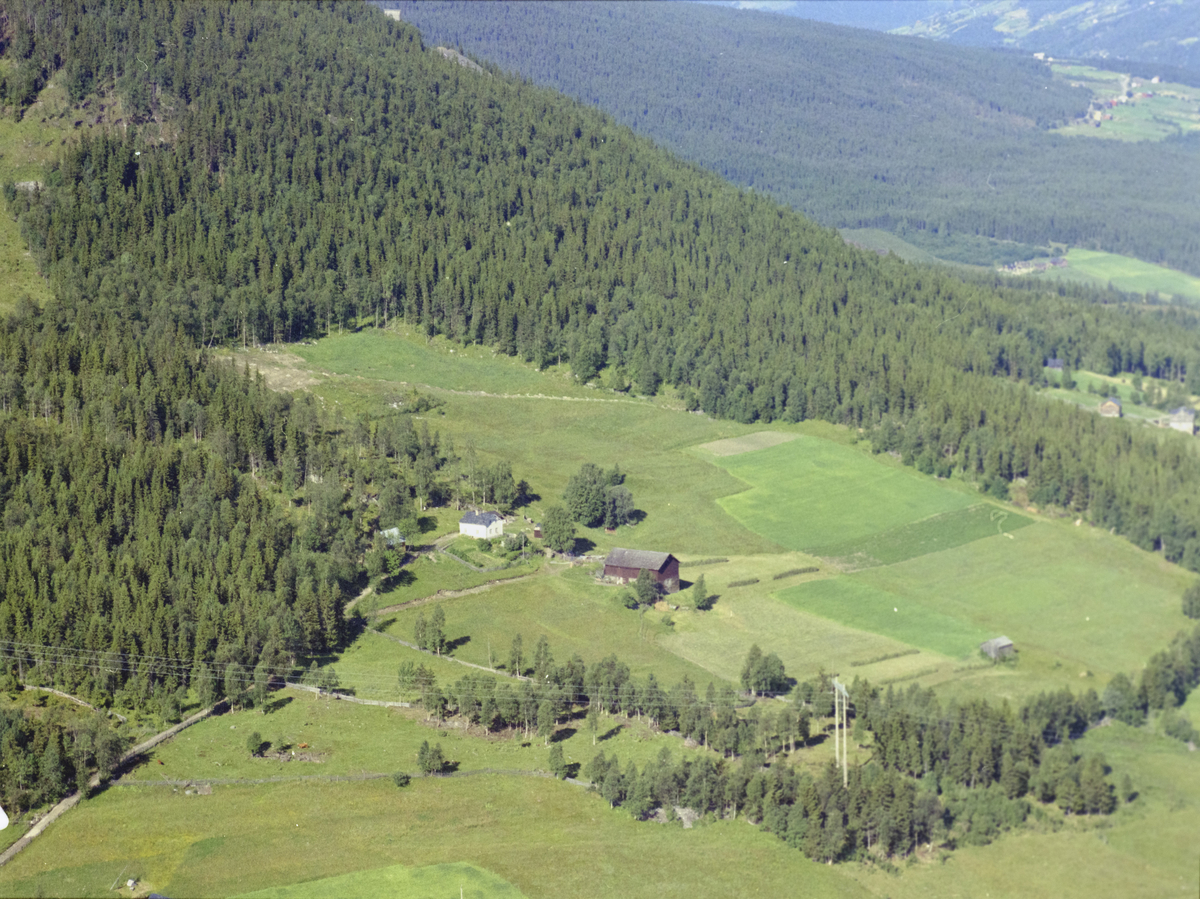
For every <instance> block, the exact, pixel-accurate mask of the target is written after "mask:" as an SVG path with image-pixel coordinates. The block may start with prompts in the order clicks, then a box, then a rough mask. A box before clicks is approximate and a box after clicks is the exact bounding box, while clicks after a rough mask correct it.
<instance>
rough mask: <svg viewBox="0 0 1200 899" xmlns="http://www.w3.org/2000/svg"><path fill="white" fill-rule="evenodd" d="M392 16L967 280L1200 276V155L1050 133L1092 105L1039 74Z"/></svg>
mask: <svg viewBox="0 0 1200 899" xmlns="http://www.w3.org/2000/svg"><path fill="white" fill-rule="evenodd" d="M384 5H386V6H388V7H389V8H393V9H397V10H398V11H399V14H400V15H401V17H402V18H403V19H404V20H405V21H408V22H411V23H413V24H414V25H416V26H417V27H418V28H420V29H421V31H422V34H423V35H424V36H425V39H426V40H427V41H428V42H430V43H431V44H432V43H437V44H445V45H447V46H457V47H459V48H460V49H461V50H463V51H464V52H466V53H468V54H471V55H472V56H475V57H477V58H479V59H486V60H491V61H492V62H495V63H496V64H498V65H500V66H501V67H503V68H505V69H508V70H511V71H515V72H519V73H520V74H521V75H523V76H525V77H527V78H530V79H532V80H533V81H535V82H537V83H539V84H546V85H550V86H553V87H555V88H557V89H559V90H562V91H564V92H565V93H567V94H569V95H571V96H574V97H577V98H579V99H581V100H583V101H584V102H586V103H591V104H594V105H597V106H599V107H600V108H602V109H604V110H606V111H607V112H609V113H611V114H612V115H613V116H614V117H616V118H617V120H618V121H621V122H623V123H625V124H627V125H629V126H631V127H632V128H634V130H636V131H637V132H638V133H640V134H646V135H649V136H650V137H653V138H654V139H655V140H656V141H658V142H659V143H661V144H662V145H663V146H666V147H669V148H671V149H672V150H674V151H675V152H677V153H679V154H680V155H681V156H683V157H684V158H687V159H690V160H693V161H695V162H697V163H699V164H700V165H702V166H704V167H705V168H707V169H710V170H712V171H715V172H717V173H719V174H721V175H722V176H724V177H726V178H728V179H730V180H731V181H734V182H735V183H738V184H743V185H748V186H752V187H754V188H755V190H758V191H762V192H764V193H767V194H769V195H771V196H773V197H775V198H776V199H778V200H780V201H782V202H783V203H786V204H787V205H789V206H792V207H793V208H795V209H798V210H801V211H802V212H804V213H805V214H806V215H808V216H811V217H812V218H814V219H815V220H817V221H818V222H820V223H821V224H824V225H830V226H835V227H850V228H868V227H869V228H884V229H887V230H894V229H897V228H899V227H901V226H902V225H904V226H906V227H907V228H908V236H907V237H906V239H907V240H910V241H912V242H916V243H918V244H919V245H920V246H922V247H923V248H924V249H927V250H929V251H931V252H933V253H935V254H936V255H939V256H942V257H943V258H954V259H956V260H957V261H961V262H975V263H981V264H986V265H990V264H992V262H994V261H997V260H1000V261H1007V260H1008V259H1009V258H1022V257H1023V258H1029V256H1031V255H1033V254H1034V252H1035V249H1034V246H1035V245H1038V246H1044V245H1046V244H1047V242H1049V241H1055V242H1059V243H1066V244H1071V245H1078V246H1084V247H1089V248H1094V249H1102V250H1107V251H1110V252H1115V253H1123V254H1126V255H1130V256H1136V257H1138V258H1140V259H1144V260H1146V261H1149V262H1155V263H1160V264H1164V265H1169V266H1172V267H1174V268H1179V269H1183V270H1185V271H1190V272H1193V273H1200V243H1198V242H1197V237H1196V235H1197V234H1198V233H1200V227H1198V226H1200V217H1198V216H1200V213H1198V212H1197V208H1196V205H1195V204H1194V203H1190V202H1189V201H1188V199H1189V197H1188V194H1187V192H1186V191H1185V192H1184V193H1182V194H1181V193H1180V192H1179V190H1178V188H1179V186H1180V185H1183V184H1191V183H1196V182H1197V181H1200V148H1197V147H1196V146H1195V145H1193V144H1188V143H1181V142H1176V141H1168V142H1165V143H1160V144H1157V145H1155V144H1142V145H1139V147H1138V150H1137V153H1136V156H1135V157H1132V158H1131V156H1130V152H1129V150H1128V149H1127V148H1122V147H1118V146H1113V145H1112V144H1110V143H1108V142H1104V141H1093V140H1087V139H1079V138H1064V137H1060V136H1057V135H1054V134H1052V133H1048V132H1047V130H1046V129H1047V128H1048V127H1049V126H1052V125H1054V124H1056V123H1063V122H1065V121H1067V120H1069V119H1071V118H1072V117H1075V116H1079V115H1082V114H1083V113H1084V112H1085V111H1086V109H1087V104H1088V99H1089V98H1088V96H1087V95H1086V93H1085V92H1084V91H1081V90H1074V89H1072V88H1070V87H1069V86H1067V85H1066V84H1064V83H1063V82H1061V81H1054V80H1052V79H1051V74H1050V70H1049V68H1048V67H1046V66H1045V65H1044V64H1042V63H1039V62H1038V61H1036V60H1034V59H1032V58H1030V57H1023V56H1019V55H1017V54H1014V53H1006V52H1002V51H998V50H983V49H972V48H964V47H955V46H950V45H947V44H944V43H934V42H930V41H923V40H918V39H912V38H902V37H897V36H892V35H884V34H879V33H875V32H869V31H865V30H860V29H849V28H841V27H838V26H834V25H827V24H823V23H819V22H810V21H804V20H801V19H796V18H793V17H791V16H779V15H772V14H768V13H758V12H751V11H738V10H731V9H724V8H717V7H710V6H705V5H701V4H695V3H638V4H620V3H611V4H606V3H520V2H516V3H475V2H472V3H451V2H447V3H398V2H393V0H388V2H387V3H386V4H384ZM985 238H988V239H991V238H995V239H1000V240H1005V241H1015V242H1017V245H1016V246H1013V245H1008V246H1004V245H1001V246H997V245H996V244H995V243H990V242H989V241H988V240H986V239H985Z"/></svg>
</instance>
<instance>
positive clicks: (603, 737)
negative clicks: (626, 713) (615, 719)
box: [596, 724, 621, 743]
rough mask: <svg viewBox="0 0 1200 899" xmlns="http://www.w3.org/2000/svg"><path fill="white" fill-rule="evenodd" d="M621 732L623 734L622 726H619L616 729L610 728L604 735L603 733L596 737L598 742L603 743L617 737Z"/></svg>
mask: <svg viewBox="0 0 1200 899" xmlns="http://www.w3.org/2000/svg"><path fill="white" fill-rule="evenodd" d="M620 732H621V725H619V724H618V725H617V726H616V727H610V728H609V729H608V730H606V731H605V732H604V733H602V734H600V735H599V736H597V737H596V742H597V743H603V742H604V741H605V740H611V739H612V738H613V737H615V736H616V735H617V734H619V733H620Z"/></svg>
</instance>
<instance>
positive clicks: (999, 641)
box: [979, 637, 1016, 662]
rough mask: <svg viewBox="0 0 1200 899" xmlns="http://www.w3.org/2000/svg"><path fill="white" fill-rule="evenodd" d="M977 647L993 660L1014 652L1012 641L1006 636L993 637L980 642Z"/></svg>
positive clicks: (996, 660) (995, 660)
mask: <svg viewBox="0 0 1200 899" xmlns="http://www.w3.org/2000/svg"><path fill="white" fill-rule="evenodd" d="M979 649H980V650H981V651H982V652H983V654H984V655H985V656H987V657H988V658H989V659H991V660H992V661H994V662H998V661H999V660H1000V659H1003V658H1007V657H1008V656H1010V655H1012V654H1013V653H1014V652H1016V649H1015V647H1013V641H1012V640H1010V639H1008V637H993V638H992V639H991V640H986V641H984V642H983V643H980V644H979Z"/></svg>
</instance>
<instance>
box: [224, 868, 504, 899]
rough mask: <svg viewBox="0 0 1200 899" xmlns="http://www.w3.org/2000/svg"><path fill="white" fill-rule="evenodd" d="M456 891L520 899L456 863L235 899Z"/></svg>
mask: <svg viewBox="0 0 1200 899" xmlns="http://www.w3.org/2000/svg"><path fill="white" fill-rule="evenodd" d="M456 889H457V890H458V891H459V897H460V899H462V897H467V896H470V897H472V899H509V897H512V899H521V897H523V896H524V894H523V893H522V892H521V891H520V890H518V889H517V888H516V887H514V886H513V885H512V884H511V883H509V882H508V881H506V880H502V879H500V878H499V877H497V876H496V875H495V874H492V873H491V872H489V871H484V870H483V869H482V868H477V867H475V866H474V865H467V864H463V863H461V862H460V863H457V864H445V865H426V866H425V867H423V868H410V867H408V866H406V865H391V866H390V867H387V868H373V869H371V870H369V871H356V872H354V873H353V874H339V875H336V876H334V877H323V878H321V879H320V880H310V881H308V882H306V883H296V884H292V885H291V886H285V887H270V888H268V889H265V890H255V891H254V892H253V893H243V894H242V895H241V896H240V897H238V899H328V897H329V896H358V897H361V899H370V897H374V896H387V897H389V899H419V897H424V896H452V895H453V894H454V891H455V890H456Z"/></svg>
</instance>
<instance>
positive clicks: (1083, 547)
mask: <svg viewBox="0 0 1200 899" xmlns="http://www.w3.org/2000/svg"><path fill="white" fill-rule="evenodd" d="M1192 580H1193V576H1192V575H1190V574H1188V573H1187V572H1185V571H1183V570H1181V569H1180V568H1178V567H1177V566H1174V565H1171V564H1169V563H1167V562H1164V561H1163V560H1162V559H1161V558H1155V557H1154V556H1152V555H1150V554H1148V553H1144V552H1142V551H1140V550H1138V549H1136V548H1135V547H1133V546H1131V545H1130V544H1128V543H1126V542H1125V541H1123V540H1119V539H1114V538H1113V537H1112V536H1111V535H1109V534H1107V533H1105V532H1102V531H1098V530H1096V529H1093V528H1082V527H1081V528H1076V527H1073V526H1071V525H1069V524H1067V523H1065V522H1040V523H1037V524H1035V525H1033V526H1030V527H1026V528H1023V529H1021V530H1018V531H1016V532H1014V533H1013V534H1012V535H1011V536H1005V537H1001V536H994V537H989V538H987V539H985V540H979V541H976V542H974V543H971V544H968V545H966V546H962V547H958V548H957V549H952V550H947V551H945V552H939V553H932V554H929V555H925V556H921V557H918V558H914V559H910V560H908V561H906V562H901V563H899V564H896V565H889V566H886V567H881V568H873V569H870V570H867V571H863V572H860V573H858V574H854V575H850V576H847V577H844V578H840V579H838V581H837V582H836V583H837V584H838V585H839V586H835V587H833V588H828V587H824V585H823V584H822V585H804V586H801V587H797V588H793V589H791V590H788V591H785V592H784V593H782V594H781V597H783V598H785V601H788V602H792V603H797V604H799V605H800V606H801V607H803V608H808V606H807V604H806V602H807V601H806V600H805V596H806V595H807V594H809V593H810V591H812V590H814V589H816V590H817V593H815V594H813V601H814V602H820V603H823V605H821V608H822V609H824V610H825V611H826V612H827V613H830V614H833V615H834V616H835V620H838V621H843V622H847V618H850V619H851V620H850V621H848V622H847V623H852V624H854V625H855V626H857V627H865V628H867V629H869V630H873V631H875V632H876V633H881V634H885V635H888V636H893V637H895V638H896V639H899V640H902V641H904V642H912V643H913V644H914V645H917V646H925V645H929V644H930V642H931V641H934V640H937V641H940V640H941V639H942V638H941V637H940V636H938V635H937V633H936V632H935V633H934V634H933V635H931V636H928V637H921V636H919V635H914V634H913V633H912V631H911V629H910V626H909V620H910V616H916V615H918V614H921V615H926V614H928V615H935V616H946V617H947V618H951V619H954V620H955V621H958V622H961V623H962V626H965V627H969V631H963V630H959V631H958V633H960V634H961V637H960V638H959V639H961V640H962V644H961V645H962V648H963V651H964V652H969V650H970V647H969V646H967V645H965V641H966V637H967V634H968V633H972V634H975V635H980V641H982V640H983V639H987V638H989V637H994V636H999V635H1001V634H1003V635H1005V636H1007V637H1009V638H1010V639H1012V640H1013V641H1014V643H1015V644H1016V646H1017V648H1018V650H1019V653H1020V661H1019V663H1018V664H1017V665H1016V666H1015V667H1014V668H1013V669H1012V670H1011V671H1009V670H1008V669H1009V666H1000V668H1001V670H1000V671H996V670H995V669H993V668H992V666H987V668H986V669H984V670H983V671H968V672H962V673H960V674H958V675H957V676H956V677H955V679H954V683H953V685H951V684H947V685H946V686H947V688H948V689H951V690H957V691H961V692H963V693H972V692H973V693H975V694H978V693H983V694H985V695H993V696H994V695H1008V696H1013V697H1014V698H1015V697H1017V696H1019V695H1021V694H1023V693H1027V692H1030V691H1032V692H1036V691H1037V690H1039V689H1042V688H1046V689H1049V688H1052V687H1055V688H1056V687H1058V686H1065V685H1071V686H1072V688H1073V689H1076V690H1078V689H1083V688H1085V687H1088V686H1094V687H1096V689H1098V690H1099V689H1102V688H1103V685H1104V683H1106V682H1107V680H1108V678H1110V677H1111V676H1112V675H1114V674H1116V673H1117V672H1119V671H1124V672H1127V673H1130V674H1136V672H1137V671H1140V670H1141V668H1142V665H1143V664H1144V663H1145V661H1146V659H1148V658H1149V657H1150V656H1151V655H1152V654H1153V653H1155V652H1157V651H1158V650H1159V649H1161V648H1163V647H1165V646H1166V645H1167V644H1168V643H1169V642H1170V640H1171V637H1172V636H1174V634H1175V633H1176V632H1177V631H1178V630H1180V629H1181V628H1182V627H1184V626H1185V625H1186V619H1184V617H1183V615H1182V613H1181V612H1180V606H1179V597H1180V595H1181V594H1182V593H1183V591H1184V589H1185V588H1186V586H1187V585H1188V584H1189V583H1190V582H1191V581H1192ZM844 582H851V583H855V584H858V585H862V586H861V587H856V588H849V587H842V586H840V585H841V584H842V583H844ZM831 589H832V591H834V597H833V598H830V597H828V596H826V595H823V594H822V593H821V592H820V591H821V590H831ZM850 589H853V590H854V591H855V592H854V593H853V594H846V596H847V598H849V596H850V595H853V597H854V599H855V600H856V602H855V603H849V602H847V603H842V604H841V605H840V606H839V605H837V604H836V602H835V600H836V591H838V590H850ZM859 591H861V592H859ZM880 594H882V595H880ZM860 598H863V599H864V602H863V604H862V605H858V604H857V601H858V600H859V599H860ZM839 608H840V609H841V610H842V611H840V612H838V611H837V610H838V609H839ZM894 608H898V609H900V612H893V611H892V609H894ZM933 620H941V619H940V618H938V619H933ZM947 627H949V626H948V625H947ZM951 632H952V631H951ZM955 645H956V646H958V645H960V644H957V643H956V644H955ZM941 648H942V649H943V651H945V650H949V649H951V646H949V645H947V646H942V647H941ZM1088 672H1090V674H1091V676H1090V677H1082V678H1081V677H1080V675H1081V674H1086V673H1088ZM998 674H999V675H1001V677H1000V678H997V676H996V675H998Z"/></svg>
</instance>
